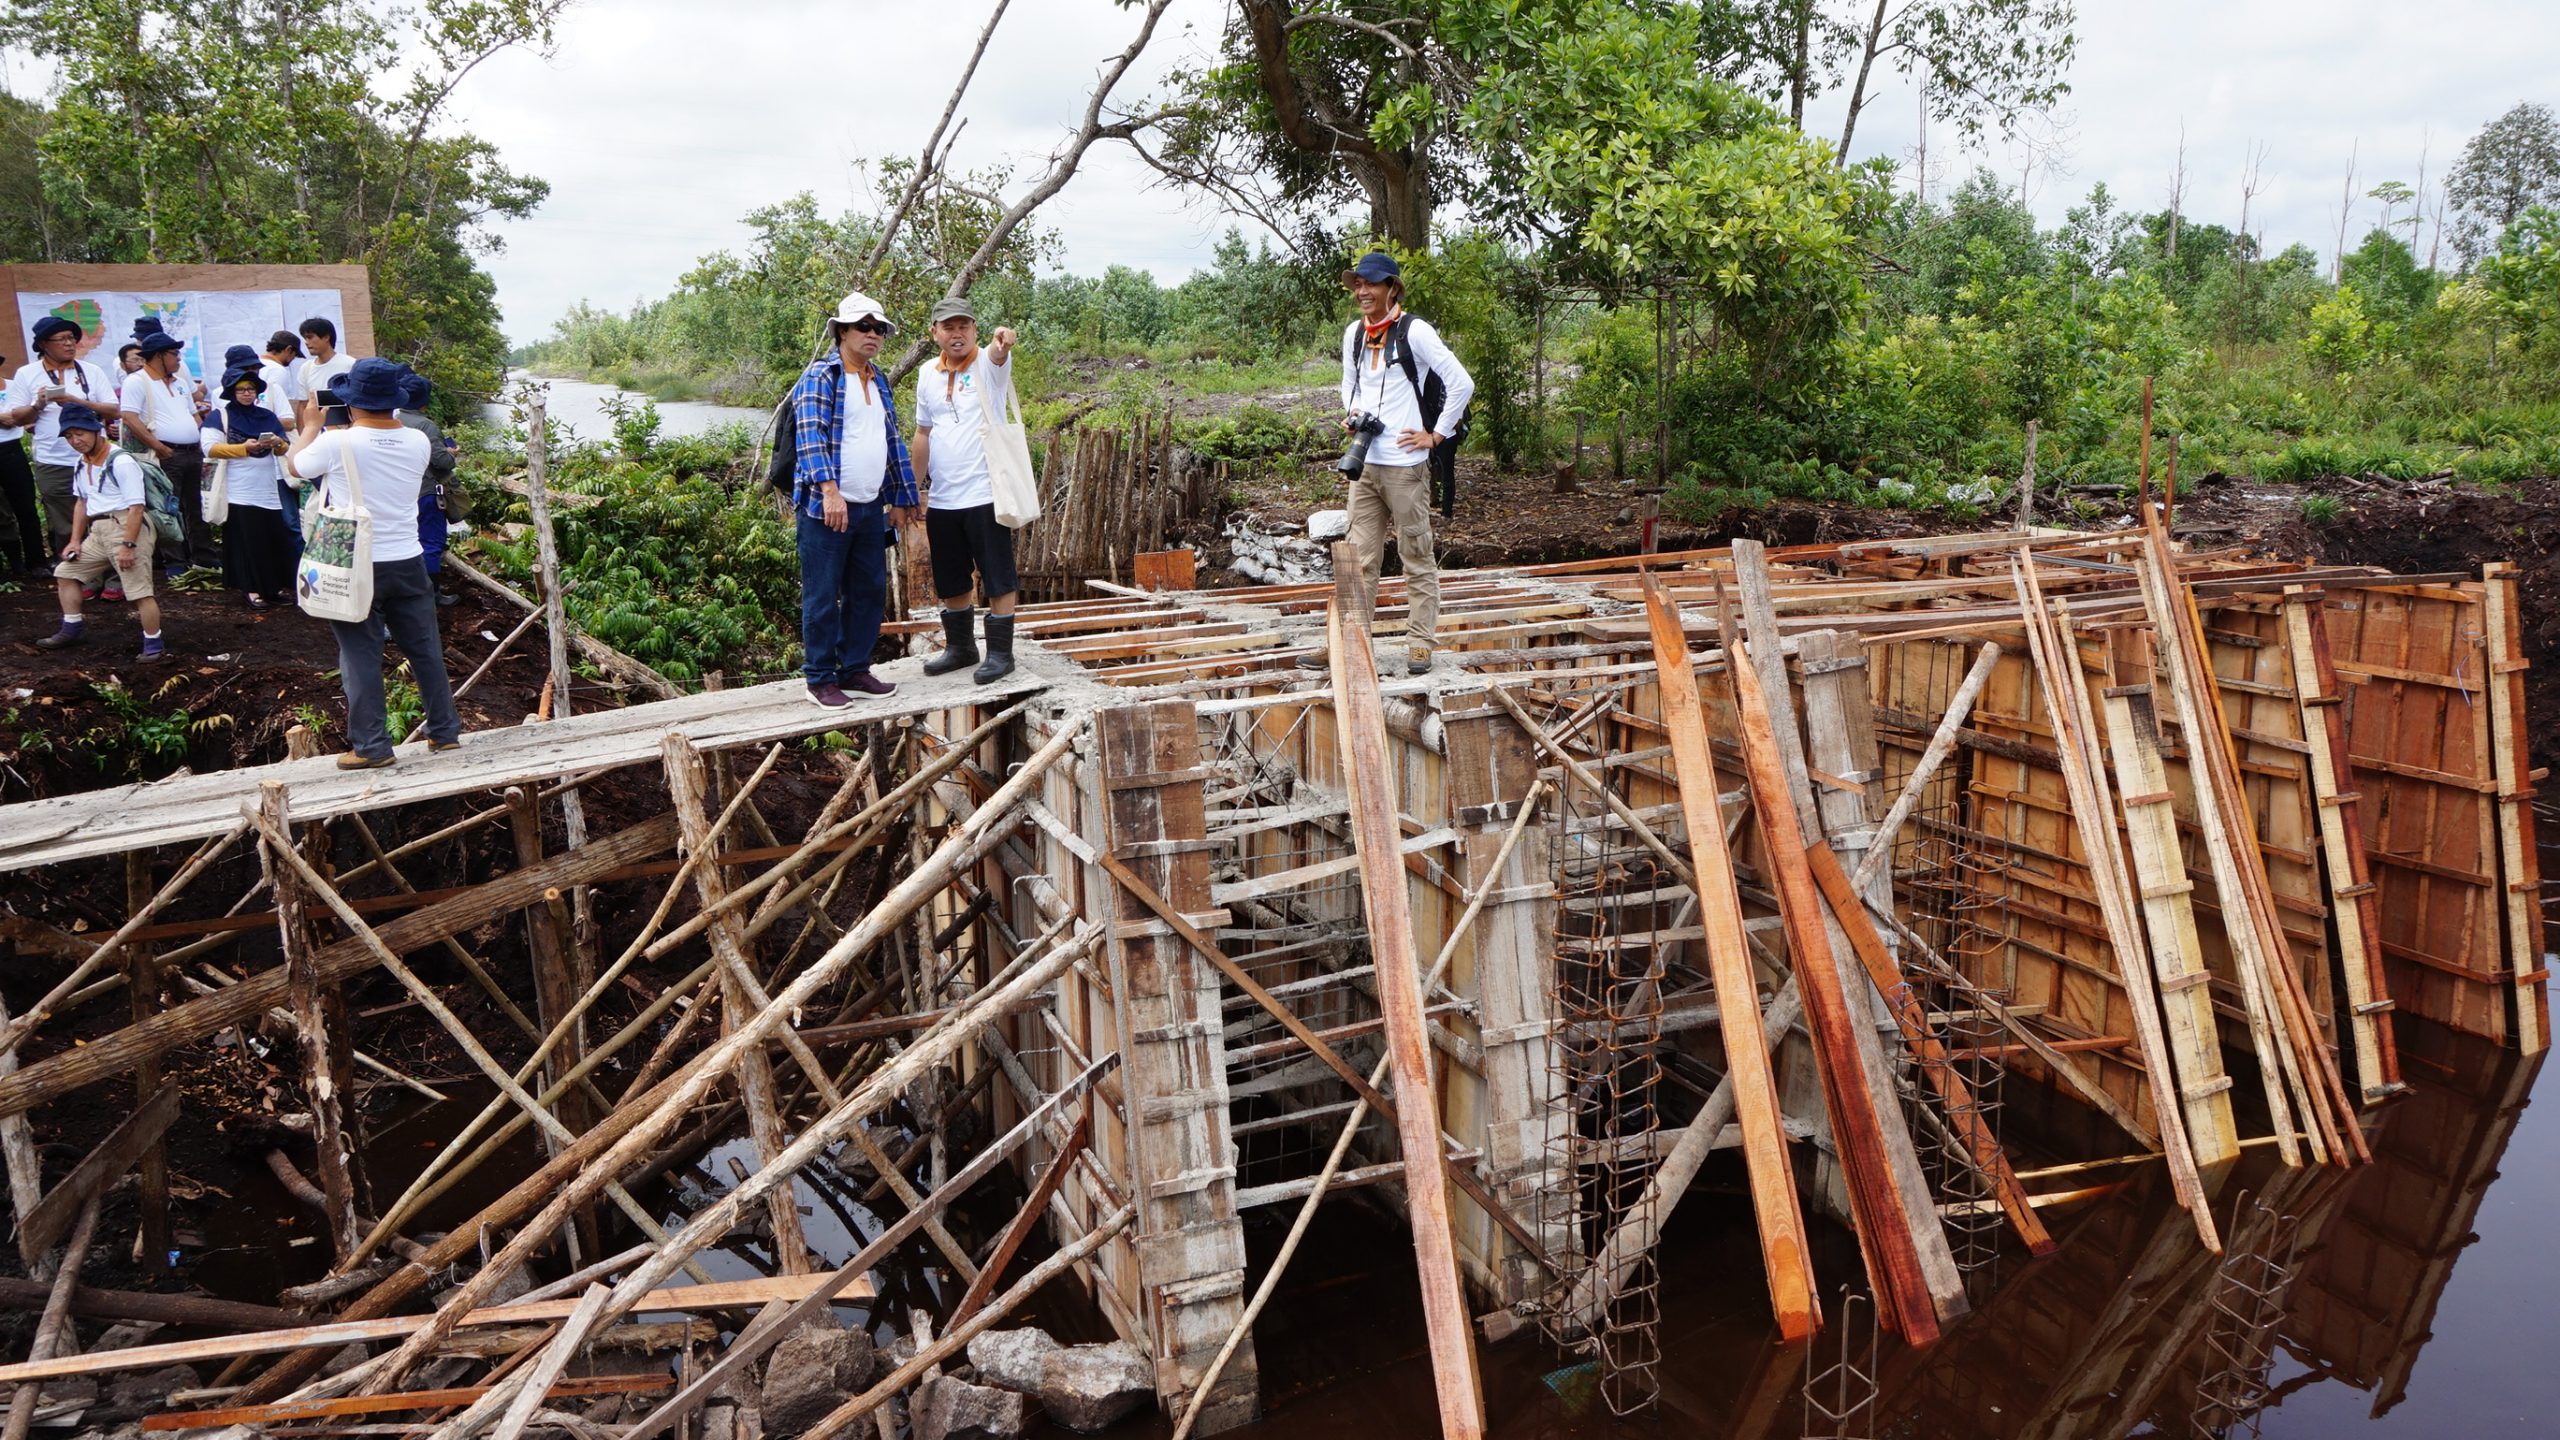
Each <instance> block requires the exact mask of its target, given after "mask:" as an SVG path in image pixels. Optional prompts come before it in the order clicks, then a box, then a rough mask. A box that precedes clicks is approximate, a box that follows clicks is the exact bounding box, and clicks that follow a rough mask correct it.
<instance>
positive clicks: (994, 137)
mask: <svg viewBox="0 0 2560 1440" xmlns="http://www.w3.org/2000/svg"><path fill="white" fill-rule="evenodd" d="M988 3H989V0H972V3H967V4H949V3H945V4H939V5H928V4H919V3H914V0H904V3H895V4H892V3H886V0H855V3H844V0H835V3H812V0H727V3H724V4H719V5H716V6H704V5H701V4H678V3H674V0H594V3H591V4H588V5H585V6H582V7H579V8H578V9H575V10H573V11H571V12H570V15H569V18H568V20H567V22H566V23H565V24H564V25H563V27H562V30H561V44H560V49H559V54H558V55H557V56H556V57H555V58H553V59H551V60H549V61H544V60H541V59H539V58H537V57H533V56H527V55H509V56H502V57H500V58H499V59H498V60H496V61H493V62H491V63H490V64H489V65H487V66H484V67H483V68H482V70H481V71H480V72H479V73H478V74H476V75H474V76H473V77H472V79H471V81H470V82H469V84H468V86H467V87H466V89H465V91H464V92H463V94H462V95H461V96H460V97H459V112H460V116H461V118H462V120H463V121H464V122H465V123H467V124H469V125H470V126H472V127H473V128H474V129H476V130H478V131H479V132H480V133H481V134H483V135H485V136H487V137H488V138H490V139H492V140H494V141H496V142H497V143H498V144H499V145H500V146H501V147H502V149H503V152H504V154H505V156H506V159H507V161H508V163H509V164H511V165H513V166H515V167H516V168H518V169H521V170H525V171H528V172H530V173H532V174H536V175H540V176H542V177H543V178H545V179H547V180H549V181H550V182H551V186H552V192H551V198H550V200H549V201H548V202H547V203H545V204H544V206H543V207H542V209H541V210H540V211H539V212H538V213H536V214H535V215H534V216H533V217H531V218H530V219H527V220H524V221H519V222H515V223H512V224H510V225H508V226H507V227H506V228H505V230H504V234H505V236H506V239H507V244H508V248H507V250H506V252H505V253H503V254H501V255H498V256H496V257H493V258H492V260H491V262H490V269H491V271H492V272H493V273H494V274H495V275H496V276H497V279H498V289H499V300H500V302H501V304H502V305H503V306H504V307H505V310H506V329H507V333H508V334H509V335H511V336H513V337H515V338H516V339H519V340H525V339H532V338H535V337H538V336H540V335H542V334H544V333H546V332H547V331H548V330H549V329H550V327H551V325H552V322H553V321H554V320H556V319H557V318H558V317H559V315H560V314H561V313H562V312H563V311H565V310H566V309H567V308H568V307H569V306H570V305H571V304H572V303H574V302H575V301H578V300H580V299H586V300H591V301H594V302H595V303H598V304H602V305H609V306H614V307H620V306H623V305H627V304H629V303H630V302H631V301H632V300H634V299H637V298H642V297H646V296H653V295H658V294H662V293H664V292H665V291H666V290H667V289H668V288H669V287H670V286H671V285H672V284H673V283H674V282H675V280H676V278H677V277H678V276H680V275H681V274H683V272H684V271H685V270H686V269H687V268H688V267H689V266H691V265H692V263H693V262H694V260H695V259H696V258H697V257H699V256H701V255H703V254H705V253H708V252H710V251H714V250H719V249H723V248H728V247H733V246H736V245H738V244H740V243H741V242H742V241H743V240H744V238H745V230H744V228H743V227H742V226H741V225H740V224H739V223H738V217H740V216H742V215H744V214H745V213H746V212H747V211H748V210H750V209H753V208H755V207H756V206H759V205H766V204H771V203H773V202H775V201H778V200H781V199H784V198H786V197H788V196H790V195H792V194H794V193H796V192H798V191H801V190H811V191H814V192H816V193H817V195H818V196H819V198H820V200H821V201H822V203H824V204H826V205H827V206H829V207H830V208H837V207H843V206H849V205H853V204H858V203H864V202H865V201H866V200H867V198H868V197H867V195H866V194H858V193H857V191H856V187H855V185H854V182H853V176H852V170H851V167H852V165H853V164H854V162H856V161H859V160H864V159H874V160H876V159H880V158H885V157H889V156H897V155H912V154H913V153H914V152H915V150H916V149H917V147H919V146H920V145H922V143H923V141H924V136H925V133H926V132H927V131H928V130H929V129H930V128H931V127H932V124H933V121H934V118H935V116H936V115H938V114H939V113H940V111H941V108H942V104H943V101H944V99H945V98H946V96H947V95H948V94H949V91H950V86H951V82H952V80H953V79H954V78H955V77H956V75H957V73H958V69H959V66H960V65H961V63H962V62H963V60H964V59H965V58H966V56H967V54H968V50H969V47H970V45H971V44H972V43H973V42H974V41H975V39H976V36H977V31H978V28H979V26H980V25H981V24H982V23H983V21H984V18H985V16H986V14H987V11H988ZM1226 9H1227V7H1226V6H1225V5H1223V4H1221V3H1217V0H1177V3H1176V4H1175V5H1174V6H1173V8H1172V9H1171V10H1170V11H1169V12H1168V14H1167V16H1166V20H1165V22H1164V25H1163V26H1162V27H1161V28H1160V30H1159V33H1158V35H1157V38H1156V41H1155V44H1154V45H1153V47H1151V50H1150V53H1149V54H1148V55H1146V56H1145V57H1144V58H1143V59H1142V60H1141V62H1140V63H1139V65H1138V67H1137V68H1136V69H1135V70H1134V71H1133V72H1132V74H1131V75H1130V77H1129V78H1128V79H1127V80H1126V81H1124V82H1123V85H1122V89H1121V91H1120V96H1121V98H1122V99H1124V100H1126V101H1128V102H1130V103H1136V102H1138V101H1140V100H1142V99H1143V98H1144V97H1145V96H1146V95H1147V94H1149V93H1150V91H1151V90H1153V89H1154V87H1156V86H1157V85H1158V83H1159V82H1160V81H1161V80H1162V79H1163V77H1164V76H1165V75H1166V74H1167V72H1169V71H1171V70H1173V69H1175V68H1177V67H1179V66H1182V65H1187V64H1194V63H1198V62H1199V61H1200V60H1201V59H1202V58H1203V57H1204V56H1205V55H1206V54H1207V52H1208V51H1209V50H1210V49H1211V48H1212V47H1213V46H1214V44H1215V41H1216V38H1217V30H1218V27H1219V26H1220V25H1221V24H1222V23H1223V21H1224V17H1225V14H1226ZM2544 13H2545V10H2544V7H2543V6H2542V5H2540V4H2537V3H2533V0H2435V3H2432V4H2429V5H2426V6H2423V7H2417V6H2408V5H2405V4H2395V3H2389V0H2329V3H2323V4H2317V5H2314V4H2307V3H2295V4H2273V3H2263V0H2262V3H2254V4H2251V3H2233V0H2154V3H2150V4H2144V5H2129V4H2119V3H2096V0H2092V3H2087V4H2083V5H2082V6H2081V23H2080V48H2079V58H2078V62H2077V64H2076V66H2075V68H2074V72H2073V76H2072V78H2073V82H2074V87H2075V93H2074V94H2073V96H2072V97H2071V99H2070V100H2069V101H2068V102H2067V103H2066V107H2065V108H2066V112H2067V114H2068V116H2069V117H2070V122H2071V123H2070V125H2069V127H2068V137H2069V144H2068V152H2069V153H2068V157H2067V159H2066V160H2065V161H2064V166H2065V169H2064V172H2063V173H2060V174H2056V173H2053V172H2051V171H2040V172H2038V177H2037V178H2036V179H2034V180H2033V181H2031V185H2030V188H2031V191H2032V198H2033V201H2034V203H2035V206H2036V209H2037V211H2038V213H2039V214H2041V215H2042V216H2044V217H2045V218H2046V220H2047V221H2048V222H2052V221H2055V220H2058V219H2059V218H2060V216H2061V213H2062V210H2063V209H2064V208H2065V207H2066V206H2067V205H2069V204H2072V203H2075V202H2076V201H2077V200H2078V199H2079V198H2080V197H2081V196H2082V195H2084V194H2085V193H2086V192H2087V190H2088V188H2089V186H2090V185H2091V184H2092V183H2094V182H2096V181H2101V180H2103V181H2105V182H2106V183H2107V185H2108V186H2109V188H2110V189H2112V190H2113V191H2114V192H2115V193H2116V195H2117V196H2118V197H2119V200H2120V202H2121V203H2123V204H2125V205H2127V206H2129V207H2132V208H2138V209H2152V208H2157V207H2159V206H2160V205H2161V204H2163V203H2164V196H2165V192H2166V188H2167V183H2168V173H2169V168H2170V163H2171V160H2172V158H2173V154H2174V152H2175V150H2176V146H2177V134H2178V126H2179V124H2180V122H2181V121H2182V120H2183V121H2184V123H2185V125H2186V129H2187V149H2188V162H2187V163H2188V170H2189V175H2190V179H2189V190H2188V197H2189V198H2188V204H2187V209H2188V212H2189V213H2190V214H2192V215H2196V216H2198V217H2200V218H2203V219H2206V220H2210V221H2217V222H2220V223H2223V224H2230V223H2233V222H2235V221H2236V220H2237V218H2238V213H2239V203H2240V179H2239V177H2240V169H2241V165H2242V161H2243V154H2244V151H2245V150H2246V149H2247V147H2249V146H2250V145H2251V144H2252V143H2263V144H2265V145H2266V146H2267V149H2268V159H2267V164H2266V170H2265V177H2264V183H2263V185H2262V188H2261V189H2260V191H2259V194H2258V196H2257V199H2256V201H2255V202H2254V204H2253V206H2252V210H2251V216H2250V222H2251V228H2253V229H2259V230H2262V231H2263V233H2264V234H2265V235H2266V237H2267V241H2268V244H2269V245H2270V246H2271V247H2274V248H2281V247H2282V246H2283V245H2285V244H2287V243H2289V242H2291V241H2295V240H2301V241H2305V242H2308V243H2310V244H2312V245H2313V246H2314V248H2316V249H2319V250H2321V251H2322V252H2323V253H2324V254H2325V253H2326V251H2327V250H2328V248H2329V246H2330V243H2331V238H2332V235H2333V232H2334V230H2335V226H2336V208H2337V204H2338V192H2339V185H2340V180H2341V178H2342V176H2343V173H2344V170H2345V166H2346V160H2347V152H2348V147H2349V145H2350V144H2356V145H2357V146H2358V147H2359V158H2358V161H2357V166H2358V169H2357V184H2356V190H2357V193H2358V195H2359V196H2361V195H2362V193H2363V192H2364V191H2366V190H2369V189H2370V188H2372V186H2373V185H2375V184H2378V183H2380V182H2381V181H2383V180H2386V179H2399V180H2405V181H2410V182H2415V181H2416V179H2417V178H2418V174H2417V170H2418V159H2419V150H2420V146H2421V143H2422V138H2423V139H2425V140H2426V141H2427V142H2428V143H2429V144H2430V145H2431V153H2430V157H2429V161H2428V171H2429V178H2430V180H2431V181H2432V180H2434V179H2436V178H2439V177H2441V176H2442V174H2443V173H2444V169H2445V167H2446V166H2447V165H2448V164H2449V163H2450V162H2451V160H2452V158H2453V155H2454V153H2455V152H2456V151H2457V150H2458V149H2459V148H2460V146H2461V145H2462V143H2463V141H2464V140H2466V139H2468V138H2469V137H2470V135H2471V134H2472V133H2473V132H2475V131H2477V130H2478V129H2479V127H2480V126H2481V125H2483V124H2485V123H2487V122H2488V121H2489V120H2491V119H2493V118H2495V117H2496V116H2497V115H2498V114H2500V113H2502V112H2503V111H2505V110H2506V109H2507V108H2508V107H2509V106H2511V105H2513V104H2515V103H2516V102H2517V101H2519V100H2525V99H2545V100H2553V101H2560V94H2555V93H2553V91H2554V86H2553V82H2552V81H2551V79H2550V70H2549V66H2548V60H2549V55H2550V50H2549V46H2548V45H2547V44H2539V43H2535V42H2533V41H2532V39H2531V37H2532V36H2534V35H2536V34H2539V33H2542V32H2541V31H2540V28H2539V27H2540V23H2541V20H2542V17H2543V15H2544ZM1135 26H1136V17H1135V16H1134V15H1133V14H1131V13H1128V12H1125V11H1123V10H1121V9H1120V8H1118V6H1117V5H1115V4H1113V3H1111V0H1014V4H1013V7H1012V9H1011V11H1010V12H1009V13H1008V14H1007V16H1006V17H1005V20H1004V23H1003V25H1002V26H1001V27H999V29H998V31H997V34H996V38H995V42H994V44H993V45H991V46H990V47H989V49H988V52H987V56H986V60H985V62H984V63H983V64H982V65H981V66H980V68H979V72H978V77H977V80H976V82H975V84H974V85H973V86H972V88H971V91H970V95H969V98H968V101H967V102H966V104H965V106H964V108H963V111H962V113H963V114H964V115H965V116H966V117H967V119H968V126H967V130H966V132H965V134H964V135H963V138H962V141H961V145H960V150H959V163H960V164H961V165H963V166H965V167H976V166H982V165H987V164H994V163H1002V164H1010V165H1012V166H1013V167H1014V169H1015V172H1016V174H1017V176H1018V177H1028V176H1031V175H1034V174H1036V173H1038V172H1039V171H1040V170H1041V169H1042V168H1044V167H1045V165H1046V163H1047V158H1048V156H1049V154H1050V152H1051V150H1052V149H1053V147H1055V146H1056V145H1057V144H1058V142H1059V140H1060V139H1061V137H1063V136H1064V134H1065V133H1066V132H1067V130H1068V128H1069V127H1070V126H1071V125H1072V124H1073V123H1074V120H1075V118H1076V116H1077V115H1078V114H1079V113H1080V112H1081V108H1082V105H1083V102H1084V98H1085V95H1086V93H1087V90H1088V88H1089V86H1090V84H1091V81H1092V78H1093V75H1094V73H1095V71H1096V70H1097V69H1098V68H1099V67H1100V66H1101V65H1102V63H1103V62H1104V61H1105V60H1106V59H1107V58H1108V57H1110V56H1111V55H1112V54H1114V53H1115V52H1117V51H1118V50H1119V49H1120V48H1121V47H1122V46H1123V45H1125V44H1126V43H1127V41H1128V38H1129V37H1130V36H1131V35H1132V34H1134V33H1135ZM1807 123H1808V126H1809V127H1810V128H1811V129H1813V130H1814V131H1815V132H1816V133H1818V134H1819V133H1828V134H1832V135H1837V134H1838V131H1839V105H1838V101H1837V99H1836V97H1834V98H1833V100H1832V103H1830V104H1828V105H1819V106H1817V107H1816V108H1815V109H1814V111H1813V113H1812V114H1811V115H1809V116H1808V121H1807ZM1916 134H1917V124H1916V115H1915V105H1914V103H1913V96H1912V93H1911V92H1910V90H1909V89H1908V88H1905V87H1903V86H1902V84H1901V82H1900V80H1899V78H1898V77H1888V78H1887V83H1886V85H1885V86H1884V87H1883V88H1882V90H1881V92H1880V93H1879V95H1878V97H1877V99H1876V100H1875V101H1874V103H1873V105H1872V106H1871V108H1870V109H1869V110H1868V111H1867V112H1866V114H1865V115H1864V116H1863V117H1862V118H1861V120H1860V122H1859V129H1858V138H1857V146H1856V148H1857V151H1858V152H1859V153H1860V154H1861V155H1867V154H1885V155H1895V156H1903V157H1906V158H1907V157H1908V154H1909V152H1910V150H1911V148H1912V146H1913V141H1914V138H1915V136H1916ZM1932 146H1933V149H1932V161H1933V168H1936V169H1939V170H1941V172H1942V173H1946V172H1948V171H1952V174H1953V175H1954V176H1960V175H1961V174H1962V173H1963V171H1964V170H1965V169H1969V168H1970V166H1971V165H1972V164H1973V163H1975V162H1976V161H1977V160H1983V161H1984V162H1985V163H1989V164H1991V165H1992V167H1993V168H1994V169H1995V170H1998V171H2000V172H2002V173H2004V174H2005V175H2007V176H2008V177H2009V178H2010V179H2011V180H2012V181H2013V182H2014V180H2015V178H2016V176H2017V174H2018V166H2017V162H2016V160H2015V158H2014V157H2012V156H2010V155H2008V154H2006V153H2002V152H1995V153H1993V154H1991V155H1989V156H1987V157H1985V156H1960V155H1957V154H1956V153H1955V147H1954V144H1953V137H1952V136H1951V135H1949V134H1946V133H1943V132H1941V133H1939V134H1936V135H1934V136H1933V137H1932ZM2375 213H2376V211H2375V207H2374V206H2373V205H2372V203H2371V202H2367V201H2362V200H2361V199H2359V202H2358V214H2357V219H2356V223H2355V225H2354V227H2353V228H2352V230H2351V232H2350V234H2349V237H2348V243H2349V244H2350V245H2351V246H2352V245H2353V244H2354V243H2355V241H2356V239H2357V238H2358V237H2359V236H2360V235H2361V234H2362V232H2363V230H2364V229H2365V228H2366V227H2367V226H2369V225H2370V224H2371V223H2372V220H2373V218H2374V216H2375ZM1040 220H1041V223H1043V224H1045V225H1047V226H1049V227H1051V228H1053V229H1054V230H1056V231H1057V232H1058V234H1059V236H1060V238H1061V240H1062V242H1063V250H1064V258H1065V262H1066V264H1067V265H1068V267H1069V268H1071V269H1074V270H1078V271H1082V272H1087V273H1090V272H1096V271H1099V270H1101V269H1102V268H1103V267H1104V266H1106V265H1110V264H1115V263H1117V264H1127V265H1133V266H1138V267H1141V268H1144V269H1149V270H1152V271H1154V272H1155V273H1156V275H1157V276H1158V278H1160V279H1172V278H1176V277H1178V276H1180V275H1183V274H1186V273H1188V272H1189V271H1190V270H1191V269H1192V268H1194V267H1195V266H1197V265H1199V264H1202V263H1204V262H1205V261H1206V259H1207V256H1208V252H1209V249H1210V246H1211V244H1212V243H1213V242H1214V241H1215V239H1216V237H1217V235H1218V233H1219V232H1220V231H1221V230H1223V229H1224V228H1225V226H1226V224H1227V223H1228V222H1227V221H1226V220H1225V219H1224V217H1222V216H1220V215H1218V214H1217V213H1216V212H1214V211H1212V210H1210V209H1209V208H1207V207H1206V206H1204V205H1202V204H1200V203H1198V202H1196V201H1192V202H1186V201H1185V199H1184V198H1183V197H1181V196H1178V195H1175V194H1173V193H1170V192H1167V191H1165V190H1163V189H1161V188H1159V187H1157V186H1156V185H1155V184H1154V177H1153V175H1152V172H1150V171H1148V170H1147V169H1146V168H1145V167H1144V166H1143V165H1142V164H1140V163H1139V162H1138V161H1137V160H1136V159H1135V158H1134V157H1132V156H1130V155H1128V154H1127V153H1126V152H1125V151H1123V150H1120V149H1119V148H1117V147H1112V146H1098V147H1096V148H1095V149H1094V150H1093V151H1092V152H1089V153H1088V155H1087V157H1086V161H1085V165H1084V168H1083V170H1082V171H1081V172H1080V173H1079V174H1078V175H1077V176H1076V178H1075V180H1074V181H1073V182H1072V183H1071V184H1070V185H1069V186H1068V187H1067V189H1066V191H1065V193H1063V194H1062V195H1060V196H1059V197H1058V198H1057V199H1056V200H1055V201H1053V202H1051V203H1050V205H1048V206H1047V207H1046V208H1044V209H1043V210H1042V212H1041V215H1040Z"/></svg>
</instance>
